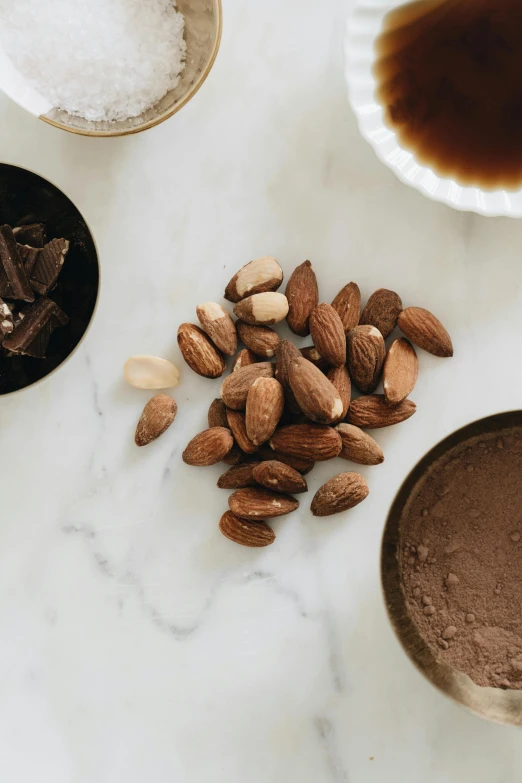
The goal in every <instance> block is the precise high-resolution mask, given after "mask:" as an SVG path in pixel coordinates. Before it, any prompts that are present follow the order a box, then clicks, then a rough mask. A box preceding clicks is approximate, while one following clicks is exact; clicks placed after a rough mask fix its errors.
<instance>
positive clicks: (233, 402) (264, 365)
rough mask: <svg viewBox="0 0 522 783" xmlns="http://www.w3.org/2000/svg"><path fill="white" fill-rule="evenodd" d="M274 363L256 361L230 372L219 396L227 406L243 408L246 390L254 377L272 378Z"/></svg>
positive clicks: (235, 408)
mask: <svg viewBox="0 0 522 783" xmlns="http://www.w3.org/2000/svg"><path fill="white" fill-rule="evenodd" d="M273 375H274V365H273V364H270V362H257V363H256V364H251V365H248V366H247V367H241V368H240V369H239V370H235V372H233V373H231V374H230V375H229V376H228V377H227V378H225V380H224V381H223V383H222V385H221V398H222V400H223V402H224V403H225V405H226V406H227V408H233V409H234V410H244V408H245V407H246V401H247V394H248V390H249V389H250V387H251V386H252V384H253V383H254V381H255V380H256V378H272V377H273Z"/></svg>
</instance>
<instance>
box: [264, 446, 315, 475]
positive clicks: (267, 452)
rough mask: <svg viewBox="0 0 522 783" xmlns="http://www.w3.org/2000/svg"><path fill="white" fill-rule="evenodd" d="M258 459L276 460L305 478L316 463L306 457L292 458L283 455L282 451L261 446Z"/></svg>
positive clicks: (288, 455)
mask: <svg viewBox="0 0 522 783" xmlns="http://www.w3.org/2000/svg"><path fill="white" fill-rule="evenodd" d="M256 457H257V458H258V459H261V460H265V461H270V460H274V459H275V460H277V461H278V462H283V463H284V464H285V465H289V467H291V468H294V470H297V472H298V473H301V475H303V476H304V475H305V474H306V473H310V471H311V470H312V468H313V467H314V465H315V462H314V461H313V460H311V459H305V458H304V457H292V456H291V455H290V454H283V453H282V452H281V451H277V450H276V449H272V448H271V447H270V446H268V445H263V446H261V448H260V449H259V451H258V452H256Z"/></svg>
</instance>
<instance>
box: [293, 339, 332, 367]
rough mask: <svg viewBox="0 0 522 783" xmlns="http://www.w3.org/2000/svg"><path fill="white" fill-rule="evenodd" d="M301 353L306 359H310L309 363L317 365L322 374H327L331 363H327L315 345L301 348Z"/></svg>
mask: <svg viewBox="0 0 522 783" xmlns="http://www.w3.org/2000/svg"><path fill="white" fill-rule="evenodd" d="M299 353H300V354H301V356H303V357H304V358H305V359H308V361H309V362H312V364H315V366H316V367H317V368H318V369H319V370H321V372H325V371H326V370H327V369H328V367H329V366H330V364H329V362H327V361H326V359H325V358H324V356H321V354H320V353H319V351H318V350H317V348H316V347H315V345H305V347H304V348H299Z"/></svg>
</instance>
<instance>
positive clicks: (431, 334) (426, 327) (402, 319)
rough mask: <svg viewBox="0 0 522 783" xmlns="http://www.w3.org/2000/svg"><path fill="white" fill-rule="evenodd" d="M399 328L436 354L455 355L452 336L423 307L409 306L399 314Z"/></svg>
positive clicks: (409, 337)
mask: <svg viewBox="0 0 522 783" xmlns="http://www.w3.org/2000/svg"><path fill="white" fill-rule="evenodd" d="M399 329H401V331H403V332H404V334H405V335H406V337H407V338H408V339H409V340H411V341H412V343H415V345H418V346H419V348H423V349H424V350H425V351H427V352H428V353H432V354H433V355H434V356H443V357H445V356H453V345H452V343H451V337H450V336H449V334H448V333H447V331H446V330H445V328H444V327H443V325H442V324H441V322H440V321H439V320H438V318H435V316H434V315H433V313H430V312H429V310H424V309H423V308H422V307H407V308H406V310H403V311H402V313H401V314H400V316H399Z"/></svg>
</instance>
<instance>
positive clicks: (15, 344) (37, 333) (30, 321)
mask: <svg viewBox="0 0 522 783" xmlns="http://www.w3.org/2000/svg"><path fill="white" fill-rule="evenodd" d="M20 315H21V316H22V318H21V320H20V321H19V322H18V324H17V325H16V326H15V328H14V330H13V332H12V333H11V334H10V335H9V336H8V337H6V338H5V339H4V341H3V343H2V345H3V346H4V348H6V349H7V350H8V351H12V353H15V354H24V355H25V356H34V357H35V358H37V359H45V352H46V350H47V345H48V343H49V338H50V337H51V334H52V333H53V331H54V330H55V329H56V328H57V327H59V326H64V325H65V324H66V323H67V322H68V321H69V319H68V317H67V316H66V315H65V313H64V312H63V310H61V309H60V308H59V307H58V305H57V304H56V302H53V301H52V300H51V299H47V298H46V297H42V298H41V299H38V301H36V302H35V303H34V304H32V305H30V307H27V308H26V309H25V311H24V312H23V313H21V314H20Z"/></svg>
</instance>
